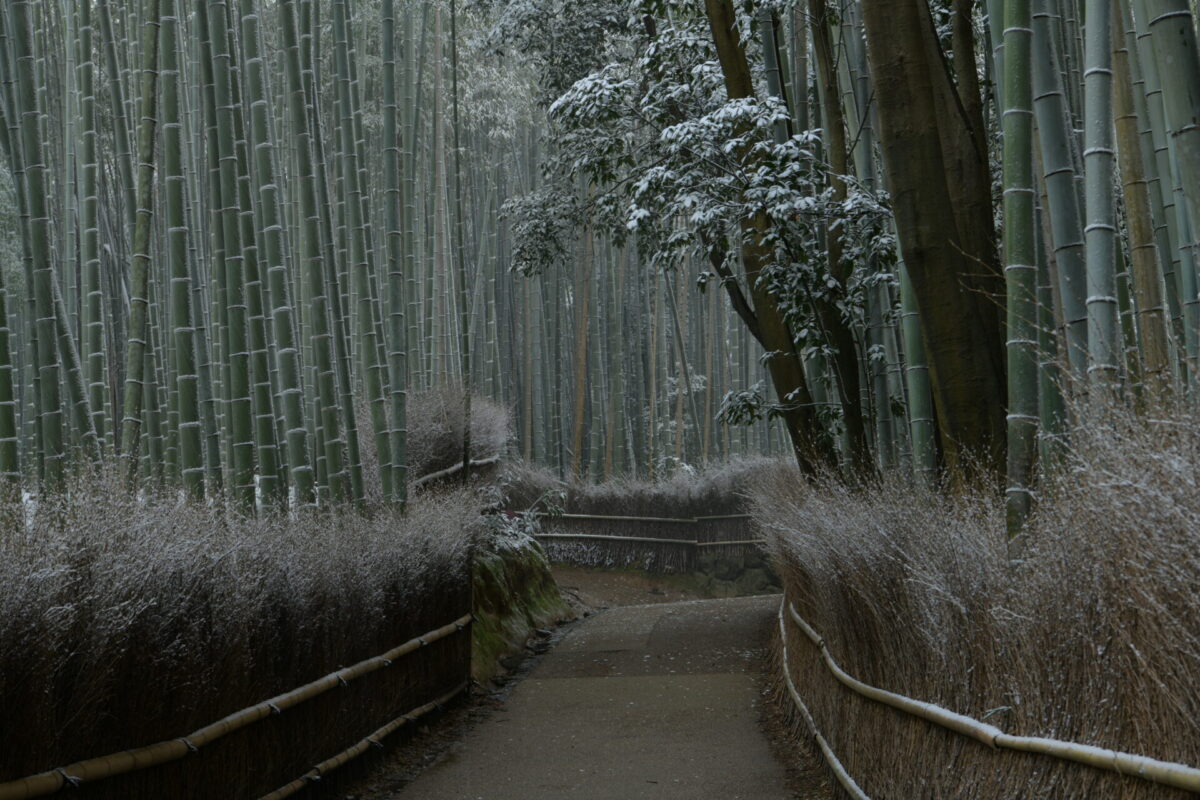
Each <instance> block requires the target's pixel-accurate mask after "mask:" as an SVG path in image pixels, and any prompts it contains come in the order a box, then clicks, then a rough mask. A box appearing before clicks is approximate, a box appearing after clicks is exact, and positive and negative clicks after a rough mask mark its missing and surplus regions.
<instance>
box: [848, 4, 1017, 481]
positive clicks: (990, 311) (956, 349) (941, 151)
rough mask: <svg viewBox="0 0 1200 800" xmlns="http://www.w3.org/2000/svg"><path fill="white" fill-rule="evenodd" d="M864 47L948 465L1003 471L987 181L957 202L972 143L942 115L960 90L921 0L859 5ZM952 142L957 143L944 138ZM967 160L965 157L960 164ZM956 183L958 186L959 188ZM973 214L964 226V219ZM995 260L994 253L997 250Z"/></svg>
mask: <svg viewBox="0 0 1200 800" xmlns="http://www.w3.org/2000/svg"><path fill="white" fill-rule="evenodd" d="M863 21H864V23H865V26H866V32H867V55H868V59H869V63H870V67H871V73H872V77H873V80H874V82H875V89H876V91H875V98H876V103H877V104H878V112H879V125H880V132H881V137H880V139H881V142H882V151H883V160H884V164H885V165H886V167H887V169H886V173H887V182H888V186H889V189H890V190H891V195H892V205H893V208H894V212H895V218H896V228H897V231H898V233H899V237H900V245H901V250H902V252H903V257H904V263H905V266H906V267H907V269H908V273H909V276H910V277H911V279H912V285H913V291H914V293H915V294H916V300H917V308H918V312H919V314H920V320H921V332H922V336H923V339H924V342H925V347H926V353H927V356H928V359H929V371H930V379H931V383H932V387H933V397H934V406H935V408H936V411H937V420H938V425H939V430H940V432H941V436H942V443H943V447H944V452H945V454H946V462H947V463H946V466H947V467H948V469H949V470H950V472H951V474H952V476H954V477H955V478H956V479H958V478H962V477H964V476H965V475H964V473H965V472H966V471H967V470H968V468H969V467H968V465H969V464H970V463H971V462H970V459H971V458H974V459H978V461H979V463H980V464H981V465H982V466H983V467H984V468H985V469H986V470H989V471H991V472H993V473H994V474H1000V472H1001V470H1002V469H1003V464H1004V451H1005V446H1004V443H1005V436H1004V429H1005V421H1004V418H1005V407H1004V396H1005V395H1004V391H1005V390H1004V387H1005V378H1004V366H1003V361H1002V351H1001V335H1000V324H999V319H998V315H997V314H998V312H997V307H996V305H995V303H996V301H997V298H995V297H987V296H985V295H984V294H982V293H980V292H979V291H977V288H978V287H977V282H976V281H975V280H973V279H972V276H976V275H978V274H979V273H980V271H981V262H983V263H984V265H986V264H987V263H989V262H988V261H987V258H986V257H985V256H987V254H986V253H981V252H980V250H979V249H978V248H979V246H980V241H979V240H980V238H982V237H981V235H980V230H981V229H982V228H983V227H984V224H983V223H982V222H981V221H974V220H969V219H966V218H967V216H968V213H973V214H975V215H981V214H982V213H983V211H985V210H986V212H987V215H988V220H989V222H988V225H990V218H991V208H990V187H986V188H988V192H987V195H986V196H984V195H983V194H982V193H983V190H984V188H985V187H983V186H980V185H979V184H978V182H974V183H972V184H971V186H972V188H973V190H974V192H975V194H976V195H978V196H972V197H971V198H970V199H971V201H972V202H971V204H970V206H969V208H968V207H963V206H957V207H956V203H955V199H956V197H958V196H960V195H961V194H962V193H963V191H964V190H965V183H964V182H960V180H959V179H960V178H961V174H962V173H961V172H960V171H955V170H948V167H949V166H953V165H948V164H947V163H946V158H945V151H946V150H947V149H956V150H957V151H959V152H962V148H961V147H958V146H957V144H956V143H957V142H959V141H961V140H964V139H965V140H966V141H967V142H968V143H970V142H971V141H972V137H971V133H970V131H969V129H968V127H967V123H966V121H965V119H964V117H963V116H962V115H961V114H958V113H954V114H943V113H940V111H941V109H942V106H944V105H945V102H944V101H942V102H939V99H938V95H939V94H940V95H941V96H942V97H943V98H944V97H945V95H946V94H947V92H951V91H953V88H952V87H951V86H950V85H949V77H948V75H947V71H946V70H945V68H944V66H943V65H942V64H941V63H940V58H939V59H938V60H936V61H935V58H934V57H936V56H938V54H937V53H936V52H934V49H935V48H936V42H935V43H933V47H931V46H930V43H929V42H928V40H929V39H931V38H932V36H933V32H932V29H931V28H930V23H929V9H928V7H927V6H926V5H925V0H875V1H874V2H870V3H866V4H864V6H863ZM943 140H946V141H948V142H951V143H955V144H956V147H955V148H947V147H946V146H944V141H943ZM959 166H960V167H961V166H962V165H961V164H960V165H959ZM956 183H957V185H958V188H957V189H955V190H952V188H951V187H952V186H953V185H955V184H956ZM968 222H973V223H974V224H971V225H967V227H969V228H970V230H968V231H967V232H966V234H964V232H963V231H962V230H961V229H960V226H963V225H966V223H968ZM993 257H994V256H993Z"/></svg>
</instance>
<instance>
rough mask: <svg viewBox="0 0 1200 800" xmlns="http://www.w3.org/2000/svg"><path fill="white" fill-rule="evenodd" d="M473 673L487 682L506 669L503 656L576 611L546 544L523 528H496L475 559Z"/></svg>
mask: <svg viewBox="0 0 1200 800" xmlns="http://www.w3.org/2000/svg"><path fill="white" fill-rule="evenodd" d="M473 580H474V610H475V624H474V626H473V645H472V653H471V672H472V675H473V676H474V678H475V680H477V681H479V682H480V683H486V682H487V681H490V680H491V679H492V678H493V677H495V676H496V675H497V674H498V673H500V672H502V671H503V667H502V664H501V660H502V659H504V658H505V657H506V656H510V655H514V654H518V653H520V652H521V651H522V650H523V649H524V647H525V642H526V640H527V639H528V638H529V637H530V635H531V634H533V633H534V632H535V631H536V630H537V629H538V628H544V627H545V626H547V625H552V624H554V623H556V622H559V621H561V620H564V619H567V618H569V617H570V616H571V610H570V607H569V606H568V605H567V603H566V602H565V601H564V600H563V599H562V595H561V594H560V593H559V590H558V584H556V583H555V582H554V578H553V576H551V574H550V562H549V561H547V560H546V554H545V552H544V551H543V550H542V546H541V545H540V544H538V542H537V540H535V539H534V538H533V537H531V536H528V535H525V534H524V533H522V532H521V531H519V530H511V529H508V528H505V527H504V526H503V525H502V524H500V525H496V526H494V527H493V529H492V530H491V531H489V533H488V534H487V535H486V536H484V537H482V539H481V541H480V543H479V545H478V547H477V549H476V551H475V559H474V573H473Z"/></svg>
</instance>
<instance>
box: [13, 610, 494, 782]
mask: <svg viewBox="0 0 1200 800" xmlns="http://www.w3.org/2000/svg"><path fill="white" fill-rule="evenodd" d="M471 620H472V615H470V614H464V615H463V616H461V617H459V618H458V619H456V620H455V621H454V622H450V623H447V624H446V625H443V626H442V627H440V628H437V629H435V630H432V631H429V632H427V633H425V634H423V635H422V636H419V637H417V638H415V639H410V640H408V641H407V642H405V643H404V644H402V645H399V646H397V647H394V648H392V649H391V650H389V651H388V652H386V653H384V654H383V655H381V656H375V657H373V658H368V659H366V660H364V661H360V662H358V663H357V664H355V665H353V666H351V667H346V668H345V669H341V670H338V671H337V672H332V673H330V674H328V675H326V676H325V677H323V678H318V679H317V680H315V681H312V682H311V683H306V684H304V685H303V686H299V687H297V688H295V689H292V690H291V691H289V692H285V693H284V694H280V695H276V696H275V697H272V698H270V699H269V700H264V701H262V702H261V703H256V704H255V705H252V706H249V707H247V708H244V709H242V710H241V711H235V712H233V713H232V714H229V715H227V716H225V717H223V718H221V719H219V720H217V721H216V722H214V723H211V724H210V725H206V726H205V727H203V728H200V729H199V730H195V731H192V732H191V733H189V734H188V735H187V736H184V737H180V738H176V739H168V740H165V741H162V742H158V743H156V744H150V745H146V746H144V747H137V748H133V749H131V750H122V751H120V752H117V753H110V754H109V755H106V756H99V757H97V758H89V759H86V760H84V761H77V762H75V763H74V764H68V765H67V766H65V767H55V768H53V769H50V770H47V771H46V772H40V773H38V774H36V775H29V776H26V777H24V778H17V779H16V780H12V781H6V782H4V783H0V800H29V798H33V797H45V796H46V795H51V794H54V793H55V792H58V791H59V790H61V789H63V788H64V787H65V786H72V787H78V786H80V785H82V784H84V783H92V782H95V781H99V780H103V779H104V778H111V777H113V776H116V775H124V774H126V773H130V772H138V771H140V770H144V769H148V768H150V767H155V766H158V765H159V764H166V763H168V762H171V761H178V760H179V759H182V758H183V757H185V756H187V755H189V754H191V753H195V752H196V751H197V750H199V749H200V748H201V747H204V746H205V745H207V744H210V743H212V742H214V741H216V740H217V739H220V738H222V737H224V736H227V735H228V734H230V733H233V732H234V731H236V730H240V729H241V728H244V727H246V726H248V725H252V724H254V723H255V722H258V721H259V720H261V719H264V718H265V717H267V716H270V715H272V714H280V713H282V712H283V711H286V710H287V709H289V708H291V707H293V706H297V705H300V704H301V703H303V702H305V701H307V700H311V699H313V698H314V697H318V696H320V695H322V694H324V693H325V692H327V691H329V690H330V689H332V688H333V687H335V686H339V685H341V686H345V685H347V683H348V682H349V681H352V680H356V679H358V678H361V677H362V676H364V675H367V674H370V673H372V672H374V671H376V670H378V669H382V668H383V667H386V666H388V665H390V664H391V663H392V662H393V661H394V660H395V659H398V658H400V657H401V656H404V655H407V654H409V653H412V652H414V651H416V650H418V649H420V648H421V647H424V646H425V645H428V644H429V643H431V642H435V641H437V640H439V639H443V638H445V637H447V636H450V635H452V634H455V633H458V632H459V631H461V630H463V629H464V628H465V627H466V626H467V625H469V624H470V623H471ZM460 690H461V687H460V688H459V689H456V690H455V691H454V692H453V693H451V694H450V695H447V696H446V697H445V698H440V700H448V699H449V698H450V697H453V696H454V695H455V694H457V693H458V691H460ZM427 705H428V704H427ZM423 707H424V706H423ZM431 707H432V706H431ZM385 727H386V726H385ZM381 730H382V729H381ZM389 733H390V731H389ZM385 735H386V734H385ZM360 744H361V743H360ZM367 746H368V745H363V749H366V747H367ZM351 757H352V756H351ZM347 760H348V759H347ZM325 763H328V762H325ZM303 785H304V784H303V782H302V783H301V786H303ZM281 796H286V795H281Z"/></svg>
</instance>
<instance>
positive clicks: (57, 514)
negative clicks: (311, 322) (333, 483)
mask: <svg viewBox="0 0 1200 800" xmlns="http://www.w3.org/2000/svg"><path fill="white" fill-rule="evenodd" d="M456 401H457V402H456ZM410 408H412V410H413V415H412V416H411V417H410V422H411V428H412V430H411V434H410V435H411V439H410V441H412V442H413V443H414V444H416V445H417V447H416V449H415V450H414V451H412V459H411V462H410V469H411V471H412V475H413V477H420V476H421V475H425V474H428V473H430V472H432V471H435V470H437V469H439V468H441V467H443V466H445V464H449V463H453V462H454V461H455V460H456V458H460V457H461V448H462V434H463V424H462V394H461V390H454V389H450V388H447V389H442V390H437V391H430V392H418V393H415V394H414V395H413V396H412V401H411V405H410ZM455 409H457V410H458V415H457V416H455V413H454V412H455ZM507 439H508V418H507V415H506V413H505V411H504V410H503V409H502V408H500V407H499V406H496V405H495V404H494V403H491V402H490V401H486V400H482V399H476V400H475V402H474V410H473V413H472V441H473V452H475V453H476V454H477V455H489V456H490V455H495V454H496V453H497V452H503V447H504V445H505V443H506V441H507ZM363 441H364V443H366V442H368V441H369V437H364V440H363ZM363 455H364V467H365V468H371V467H370V465H372V464H375V465H376V466H375V467H374V469H376V470H377V469H378V467H377V461H375V460H374V458H373V455H374V454H373V451H372V450H370V449H369V448H364V453H363ZM377 499H379V500H382V498H377ZM480 506H481V501H480V499H479V497H478V496H477V495H476V494H475V493H474V492H470V491H465V490H456V491H449V492H447V491H444V490H439V491H423V492H420V493H419V494H418V495H417V496H416V497H415V499H414V501H413V502H412V503H411V504H410V506H409V509H408V513H407V514H402V513H401V512H400V510H398V509H397V508H395V507H392V506H387V505H380V506H373V507H372V506H368V508H367V509H364V510H355V509H353V508H352V507H350V506H343V507H340V508H339V507H336V506H335V507H332V508H330V509H325V510H315V509H299V510H298V511H293V513H291V514H288V515H285V514H282V513H280V512H274V513H263V514H262V515H261V516H259V517H257V518H252V517H246V516H241V515H237V514H231V513H228V512H227V511H226V510H225V507H226V504H225V503H224V502H222V499H221V498H219V497H217V498H213V499H211V500H210V501H209V502H208V503H204V504H199V503H195V502H185V501H183V500H182V499H181V497H180V496H178V495H177V494H175V493H171V492H164V493H154V492H151V493H147V494H143V495H142V496H140V497H137V498H135V497H134V496H132V495H131V494H130V493H129V492H128V490H127V488H126V486H125V485H124V483H123V482H122V480H121V479H120V477H119V476H117V475H113V474H104V475H95V474H92V475H86V476H78V477H77V478H76V480H75V482H74V484H73V485H72V486H70V487H69V489H68V491H66V492H65V493H64V494H63V495H61V496H58V495H56V496H50V497H49V498H48V499H46V500H43V501H32V500H30V498H29V496H26V498H25V499H24V500H23V501H21V500H18V499H17V498H16V497H15V496H9V497H7V498H0V520H3V528H0V531H2V533H0V585H3V586H4V587H5V591H4V592H3V593H0V707H2V708H4V709H5V723H4V725H3V726H0V782H2V781H6V780H11V779H14V778H19V777H23V776H25V775H28V774H33V773H35V772H40V771H43V770H47V769H52V768H55V767H60V766H64V765H66V764H69V763H71V762H73V761H77V760H81V759H86V758H91V757H96V756H102V755H107V754H109V753H113V752H116V751H119V750H123V749H127V748H131V747H139V746H143V745H147V744H152V743H154V742H158V741H162V740H167V739H174V738H176V737H180V736H184V735H186V734H188V733H190V732H191V731H193V730H195V729H197V728H200V727H201V726H204V725H207V724H209V723H211V722H214V721H216V720H217V719H220V718H221V717H223V716H224V715H226V714H229V713H231V712H234V711H238V710H240V709H242V708H245V707H247V706H250V705H253V704H255V703H259V702H262V701H264V700H266V699H268V698H270V697H273V696H274V695H276V694H279V693H281V692H284V691H288V690H291V689H293V688H296V687H298V686H300V685H302V684H305V683H307V682H309V681H312V680H315V679H317V678H320V677H322V676H324V675H326V674H328V673H330V672H332V671H333V670H335V669H339V668H341V667H345V666H348V665H351V664H354V663H356V662H358V661H361V660H363V659H366V658H371V657H373V656H377V655H379V654H381V653H384V652H386V651H387V650H389V649H391V648H393V647H395V646H397V645H399V644H401V643H403V642H405V641H408V640H409V639H411V638H413V637H416V636H419V635H421V634H424V633H426V632H428V631H430V630H432V629H434V628H438V627H440V626H442V625H445V624H447V623H449V622H452V621H454V620H456V619H458V618H459V617H461V616H463V615H464V614H466V613H468V612H469V611H470V605H471V601H470V596H471V595H470V577H469V568H468V552H469V544H470V540H471V537H472V535H473V533H472V532H473V531H478V530H482V528H481V524H480V517H479V511H480ZM469 662H470V641H469V637H468V636H467V635H465V634H462V635H453V636H450V637H448V638H447V639H443V640H440V641H437V642H435V643H433V644H432V645H430V646H428V647H424V648H422V649H420V650H418V651H416V652H414V653H412V654H410V655H408V656H405V657H403V660H401V661H398V662H396V663H395V664H393V665H392V666H390V667H388V668H385V669H383V670H379V671H377V672H374V673H371V674H370V675H369V676H367V677H365V678H363V679H361V680H358V681H355V682H354V683H351V684H349V685H348V686H346V687H343V688H339V689H337V690H335V691H331V692H328V693H326V694H325V695H321V696H320V697H318V698H316V699H313V700H310V701H308V702H305V703H302V704H301V705H299V706H297V707H295V708H292V709H289V710H287V711H286V712H284V713H283V714H281V715H278V716H272V717H269V718H267V719H265V720H262V721H260V722H258V723H255V724H253V725H251V726H249V727H248V728H245V729H242V730H241V731H238V732H236V733H234V734H232V735H230V736H227V737H225V738H224V739H220V740H218V741H217V742H215V743H213V744H211V745H209V746H206V747H205V748H203V749H202V750H201V751H200V752H199V753H197V754H194V755H192V756H190V757H189V758H187V759H185V760H183V761H180V762H176V763H174V764H169V765H165V766H161V767H157V768H154V769H151V770H147V771H144V772H138V773H133V774H132V775H130V776H126V777H120V778H114V779H110V780H107V781H101V782H99V783H96V784H94V785H90V786H89V785H85V786H84V787H83V788H81V789H80V790H78V791H81V792H84V793H85V794H86V795H87V796H94V797H120V798H138V797H146V798H162V797H171V798H191V797H195V798H208V797H212V798H226V797H229V796H230V794H229V792H230V788H229V787H231V786H236V787H238V791H239V792H241V793H243V794H244V795H245V796H259V795H260V794H263V793H265V792H268V791H271V790H273V789H275V788H278V787H279V786H281V785H283V784H284V783H286V782H288V781H290V780H292V779H294V778H296V777H298V776H300V775H301V774H303V773H305V772H307V771H308V770H309V769H311V768H312V766H313V765H314V764H316V763H317V762H319V761H321V760H323V759H325V758H327V757H329V756H332V755H334V754H335V753H338V752H340V751H341V750H343V749H344V748H346V747H348V746H349V745H351V744H354V743H356V742H358V741H359V740H360V739H361V738H362V737H364V736H366V735H368V734H370V733H371V732H373V731H374V730H375V729H377V728H379V727H380V726H382V725H383V724H385V723H386V722H389V721H391V720H392V719H394V718H396V717H397V716H399V715H400V714H403V713H407V712H408V711H410V710H412V709H413V708H415V707H417V706H419V705H422V704H424V703H427V702H429V701H430V700H431V699H433V698H434V697H438V696H440V695H442V694H445V693H446V692H447V691H449V690H450V689H452V688H454V687H455V686H456V685H457V684H458V683H460V682H461V681H463V680H465V679H466V677H467V676H468V675H469V674H470V672H469V670H470V664H469Z"/></svg>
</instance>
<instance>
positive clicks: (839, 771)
mask: <svg viewBox="0 0 1200 800" xmlns="http://www.w3.org/2000/svg"><path fill="white" fill-rule="evenodd" d="M785 603H787V599H786V598H784V599H782V600H780V601H779V641H780V643H781V645H782V651H783V679H784V681H786V682H787V690H788V694H789V695H791V698H792V702H793V703H795V705H796V708H797V709H798V710H799V711H800V716H802V717H804V721H805V722H806V723H808V729H809V731H810V732H811V733H812V735H813V738H814V739H816V740H817V746H818V747H820V748H821V754H822V755H824V756H825V761H826V762H828V764H829V768H830V769H832V770H833V775H834V777H835V778H837V780H838V783H840V784H841V785H842V788H843V789H845V790H846V791H847V792H848V793H849V794H850V796H851V797H853V798H854V800H871V798H870V797H869V796H868V795H867V794H866V792H864V791H863V790H862V789H861V788H859V785H858V784H857V783H855V782H854V778H852V777H851V776H850V773H849V772H847V771H846V768H845V767H844V766H843V765H842V762H841V760H839V759H838V757H837V754H836V753H834V752H833V748H832V747H830V746H829V742H828V741H826V739H825V737H824V736H822V735H821V730H820V729H819V728H818V727H817V721H816V720H815V719H813V715H812V714H811V713H810V712H809V710H808V706H806V705H805V704H804V700H803V699H802V698H801V697H800V692H799V691H797V690H796V684H795V683H793V682H792V671H791V670H790V669H789V668H788V635H787V625H786V623H785V622H784V619H783V606H784V604H785Z"/></svg>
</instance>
